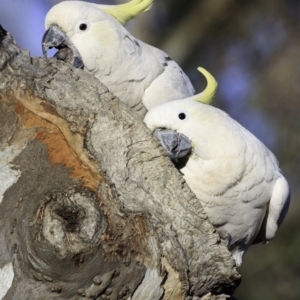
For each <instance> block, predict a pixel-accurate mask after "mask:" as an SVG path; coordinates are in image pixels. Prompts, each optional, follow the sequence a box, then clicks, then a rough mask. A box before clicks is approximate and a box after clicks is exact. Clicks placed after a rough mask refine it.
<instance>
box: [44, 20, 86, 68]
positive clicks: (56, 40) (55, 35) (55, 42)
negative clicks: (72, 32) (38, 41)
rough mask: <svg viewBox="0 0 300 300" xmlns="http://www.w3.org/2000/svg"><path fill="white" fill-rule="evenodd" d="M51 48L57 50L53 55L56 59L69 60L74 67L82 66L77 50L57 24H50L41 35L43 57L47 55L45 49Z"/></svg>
mask: <svg viewBox="0 0 300 300" xmlns="http://www.w3.org/2000/svg"><path fill="white" fill-rule="evenodd" d="M51 48H57V49H58V50H59V51H58V52H57V53H56V54H55V55H54V57H56V58H57V59H59V60H63V61H65V62H69V63H70V64H72V65H73V66H74V67H75V68H78V69H80V68H83V66H84V64H83V60H82V58H81V55H80V53H79V51H78V50H77V49H76V47H75V46H74V44H73V43H72V41H71V40H70V39H69V38H68V37H67V35H66V34H65V33H64V32H63V31H61V30H60V29H59V28H58V27H57V26H51V27H50V28H49V29H48V30H47V31H46V32H45V33H44V35H43V38H42V50H43V55H44V57H47V51H48V50H49V49H51Z"/></svg>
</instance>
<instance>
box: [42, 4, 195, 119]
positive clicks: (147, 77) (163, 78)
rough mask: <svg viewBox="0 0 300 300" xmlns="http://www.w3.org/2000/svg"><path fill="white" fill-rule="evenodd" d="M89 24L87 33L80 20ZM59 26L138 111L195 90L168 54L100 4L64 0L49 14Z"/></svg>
mask: <svg viewBox="0 0 300 300" xmlns="http://www.w3.org/2000/svg"><path fill="white" fill-rule="evenodd" d="M82 22H85V23H86V24H88V29H87V30H86V31H84V32H81V31H80V30H79V28H78V26H79V24H80V23H82ZM53 25H55V26H58V27H59V28H60V29H61V30H62V31H63V32H65V33H66V35H67V36H68V38H69V39H70V40H71V41H72V42H73V44H74V45H75V47H76V48H77V50H78V51H79V53H80V55H81V57H82V59H83V62H84V69H85V70H86V71H88V72H90V73H92V74H93V75H94V76H95V77H97V78H98V79H99V80H100V81H101V82H103V83H104V84H105V85H106V86H107V87H108V88H109V90H110V91H111V92H112V93H113V94H115V95H116V96H118V97H119V98H120V100H121V101H123V102H125V103H126V104H128V105H129V106H130V107H131V108H133V109H134V110H135V111H137V112H138V113H140V115H142V116H143V115H144V114H145V113H146V110H149V109H150V108H152V107H153V106H155V105H157V104H160V103H164V102H167V101H170V100H175V99H182V98H185V97H188V96H191V95H193V94H194V88H193V86H192V84H191V82H190V80H189V79H188V77H187V76H186V75H185V74H184V73H183V71H182V70H181V68H180V67H179V66H178V65H177V63H176V62H174V61H173V60H171V59H170V58H169V57H168V55H167V54H166V53H164V52H163V51H161V50H159V49H157V48H154V47H152V46H150V45H148V44H146V43H143V42H142V41H139V40H138V39H136V38H134V37H133V36H132V35H131V34H130V33H129V32H128V31H127V30H126V29H125V28H124V27H123V26H122V25H121V24H120V23H119V22H118V21H117V20H115V19H114V18H113V17H112V16H110V15H109V14H107V13H106V12H104V11H102V10H101V9H99V6H98V5H95V4H93V3H88V2H81V1H67V2H61V3H59V4H58V5H56V6H54V7H53V8H52V9H51V10H50V11H49V12H48V14H47V16H46V21H45V26H46V28H49V27H51V26H53Z"/></svg>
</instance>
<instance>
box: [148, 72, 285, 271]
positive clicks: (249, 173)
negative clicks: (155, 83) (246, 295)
mask: <svg viewBox="0 0 300 300" xmlns="http://www.w3.org/2000/svg"><path fill="white" fill-rule="evenodd" d="M198 70H200V71H201V72H202V73H203V74H204V75H205V76H206V78H207V82H208V85H207V88H206V90H205V91H204V92H203V93H201V94H199V95H197V96H193V97H189V98H186V99H183V100H176V101H171V102H168V103H164V104H161V105H158V106H156V107H154V108H152V109H151V110H150V111H149V112H148V113H147V114H146V116H145V119H144V122H145V123H146V125H147V126H148V127H149V128H150V129H151V130H152V131H154V132H155V135H156V137H158V139H159V140H160V142H161V144H162V146H163V147H164V148H165V149H166V150H167V152H168V153H169V156H170V158H171V159H172V160H173V161H175V165H176V161H177V164H178V168H179V169H180V172H181V173H182V174H183V177H184V179H185V180H186V182H187V184H188V185H189V187H190V188H191V190H192V191H193V192H194V194H195V195H196V196H197V198H198V199H199V201H200V202H201V203H202V206H203V208H204V210H205V211H206V213H207V216H208V218H209V220H210V222H211V223H212V224H213V226H214V227H215V228H216V229H217V231H218V232H219V233H220V236H221V237H223V238H224V239H225V241H226V244H227V246H228V249H229V250H230V251H231V253H232V255H233V257H234V258H235V260H236V265H237V266H240V265H241V262H242V256H243V254H244V252H245V251H246V250H247V249H248V248H249V247H250V245H251V244H253V243H256V242H268V241H270V240H272V239H273V238H274V236H275V233H276V231H277V229H278V227H279V226H280V224H281V223H282V221H283V219H284V218H285V215H286V213H287V210H288V207H289V201H290V190H289V185H288V183H287V181H286V179H285V178H284V177H283V175H282V173H281V171H280V168H279V166H278V162H277V160H276V158H275V156H274V155H273V153H272V152H271V151H270V150H269V149H268V148H267V147H266V146H264V144H263V143H262V142H260V141H259V140H258V139H257V138H256V137H255V136H254V135H253V134H251V133H250V132H249V131H248V130H247V129H245V128H244V127H242V126H241V125H240V124H239V123H238V122H236V121H235V120H233V119H232V118H231V117H230V116H229V115H228V114H226V113H225V112H223V111H222V110H219V109H217V108H215V107H212V106H210V105H207V104H203V103H200V102H198V101H201V100H202V101H203V100H204V101H206V100H207V99H206V100H205V99H203V98H211V97H213V95H214V91H215V90H216V87H217V83H216V81H215V80H214V78H213V77H212V76H211V75H210V74H209V73H208V72H207V71H205V70H204V69H201V68H199V69H198ZM158 97H159V95H158ZM195 100H197V101H195ZM188 153H189V154H188Z"/></svg>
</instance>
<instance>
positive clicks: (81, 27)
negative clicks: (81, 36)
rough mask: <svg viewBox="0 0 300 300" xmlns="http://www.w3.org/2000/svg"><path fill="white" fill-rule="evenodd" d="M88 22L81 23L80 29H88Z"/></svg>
mask: <svg viewBox="0 0 300 300" xmlns="http://www.w3.org/2000/svg"><path fill="white" fill-rule="evenodd" d="M87 27H88V26H87V24H85V23H81V24H80V25H79V29H80V30H81V31H85V30H87Z"/></svg>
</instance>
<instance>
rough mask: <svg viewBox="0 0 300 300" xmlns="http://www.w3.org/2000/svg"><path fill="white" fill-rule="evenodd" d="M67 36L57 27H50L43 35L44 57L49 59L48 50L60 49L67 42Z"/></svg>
mask: <svg viewBox="0 0 300 300" xmlns="http://www.w3.org/2000/svg"><path fill="white" fill-rule="evenodd" d="M66 38H67V36H66V34H65V33H64V32H62V31H61V30H60V29H59V28H58V27H57V26H52V27H50V28H49V29H48V30H47V31H46V32H45V33H44V35H43V39H42V50H43V55H44V57H47V51H48V49H51V48H53V47H59V46H60V45H62V44H63V43H64V42H65V41H66Z"/></svg>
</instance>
